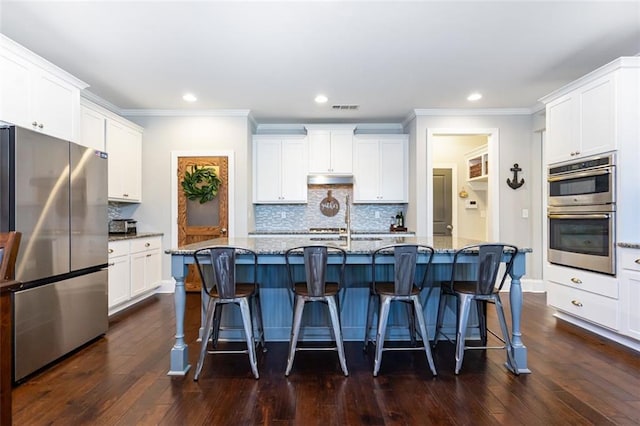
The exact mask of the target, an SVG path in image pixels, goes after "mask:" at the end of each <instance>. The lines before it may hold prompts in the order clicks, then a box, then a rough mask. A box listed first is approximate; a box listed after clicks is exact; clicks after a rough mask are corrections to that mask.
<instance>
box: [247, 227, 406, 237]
mask: <svg viewBox="0 0 640 426" xmlns="http://www.w3.org/2000/svg"><path fill="white" fill-rule="evenodd" d="M253 235H260V236H263V235H266V236H268V235H335V236H338V235H339V233H337V232H311V231H309V230H308V229H303V230H299V231H252V232H249V236H253ZM351 235H388V236H394V235H415V232H412V231H402V232H400V231H398V232H391V231H380V230H376V231H368V230H358V231H355V230H352V231H351Z"/></svg>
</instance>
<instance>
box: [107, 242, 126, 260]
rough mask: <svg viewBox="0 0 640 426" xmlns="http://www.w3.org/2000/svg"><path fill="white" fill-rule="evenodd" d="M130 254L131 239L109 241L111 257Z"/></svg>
mask: <svg viewBox="0 0 640 426" xmlns="http://www.w3.org/2000/svg"><path fill="white" fill-rule="evenodd" d="M128 254H129V241H111V242H109V258H112V257H117V256H124V255H128Z"/></svg>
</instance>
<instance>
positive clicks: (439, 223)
mask: <svg viewBox="0 0 640 426" xmlns="http://www.w3.org/2000/svg"><path fill="white" fill-rule="evenodd" d="M451 220H452V219H451V169H433V235H440V236H447V237H450V236H451V231H452V230H453V224H452V223H451Z"/></svg>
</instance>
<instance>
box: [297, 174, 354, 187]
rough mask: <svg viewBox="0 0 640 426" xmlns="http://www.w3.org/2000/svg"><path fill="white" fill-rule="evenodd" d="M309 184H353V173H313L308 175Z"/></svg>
mask: <svg viewBox="0 0 640 426" xmlns="http://www.w3.org/2000/svg"><path fill="white" fill-rule="evenodd" d="M307 184H309V185H353V175H344V174H343V175H334V174H312V175H308V176H307Z"/></svg>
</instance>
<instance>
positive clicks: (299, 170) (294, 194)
mask: <svg viewBox="0 0 640 426" xmlns="http://www.w3.org/2000/svg"><path fill="white" fill-rule="evenodd" d="M306 158H307V147H306V141H304V140H284V141H282V170H281V173H282V178H281V180H280V181H281V183H282V190H281V193H282V200H283V201H285V202H287V203H306V202H307V165H306V164H307V162H306V161H305V160H306Z"/></svg>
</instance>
